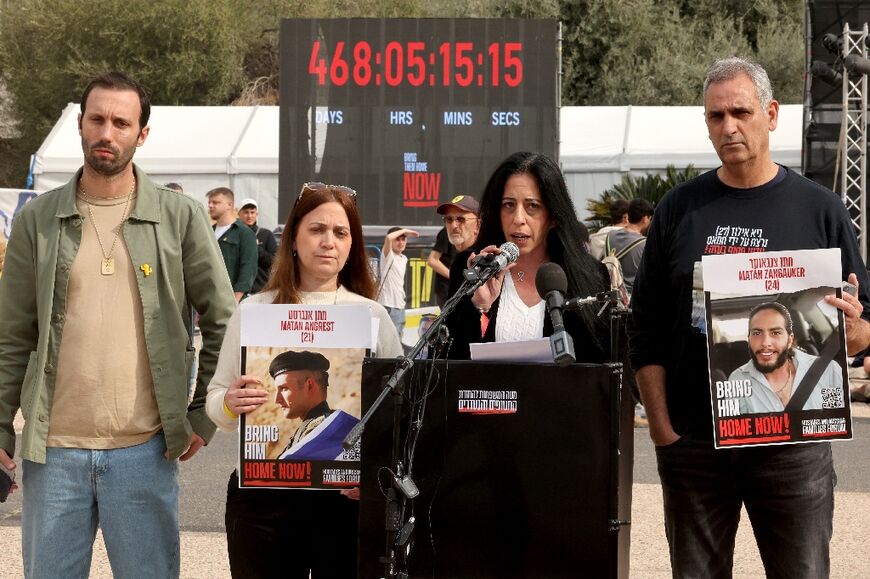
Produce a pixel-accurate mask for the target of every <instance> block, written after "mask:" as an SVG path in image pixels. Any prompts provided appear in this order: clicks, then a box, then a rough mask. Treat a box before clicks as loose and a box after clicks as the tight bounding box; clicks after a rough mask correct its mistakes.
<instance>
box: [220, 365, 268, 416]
mask: <svg viewBox="0 0 870 579" xmlns="http://www.w3.org/2000/svg"><path fill="white" fill-rule="evenodd" d="M248 384H262V382H261V381H260V379H259V378H258V377H257V376H251V375H248V374H245V375H244V376H239V377H238V378H236V379H235V380H234V381H233V382H232V383H231V384H230V385H229V387H228V388H227V392H226V394H224V404H226V406H227V408H229V409H230V410H231V411H232V412H233V414H235V415H236V416H239V415H241V414H247V413H248V412H253V411H254V410H256V409H257V408H259V407H260V406H262V405H263V403H264V402H266V401H267V400H268V397H267V396H268V393H267V392H266V391H265V390H263V389H261V388H248V387H247V386H248Z"/></svg>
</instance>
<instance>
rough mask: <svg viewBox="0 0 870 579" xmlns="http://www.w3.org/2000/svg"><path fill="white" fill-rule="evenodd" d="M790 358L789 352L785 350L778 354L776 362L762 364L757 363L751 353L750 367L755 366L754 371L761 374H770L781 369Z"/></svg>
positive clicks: (755, 357)
mask: <svg viewBox="0 0 870 579" xmlns="http://www.w3.org/2000/svg"><path fill="white" fill-rule="evenodd" d="M790 357H791V350H790V349H785V350H783V351H782V352H780V353H779V356H777V357H776V360H774V361H773V362H771V363H770V364H762V363H761V362H759V361H758V357H757V356H756V355H755V352H753V353H752V365H753V366H755V369H756V370H758V371H759V372H761V373H762V374H770V373H771V372H773V371H774V370H779V369H780V368H782V367H783V365H784V364H785V363H786V362H787V361H788V359H789V358H790Z"/></svg>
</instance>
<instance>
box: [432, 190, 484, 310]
mask: <svg viewBox="0 0 870 579" xmlns="http://www.w3.org/2000/svg"><path fill="white" fill-rule="evenodd" d="M437 211H438V214H439V215H441V216H442V217H441V220H442V221H443V222H444V229H442V230H441V231H439V232H438V236H437V237H436V238H435V246H434V247H433V248H432V251H431V252H430V253H429V259H428V260H427V261H426V263H427V264H428V265H429V267H431V268H432V269H433V270H434V271H435V273H436V274H437V275H436V276H435V279H433V280H432V289H433V291H434V293H435V302H436V303H437V304H438V305H439V306H443V305H444V302H446V301H447V297H448V296H447V290H448V287H449V286H450V266H451V265H452V264H453V258H455V257H456V255H457V254H458V253H459V252H461V251H465V250H466V249H468V248H470V247H471V246H472V245H474V242H475V241H477V233H478V231H480V221H479V220H478V218H477V214H478V213H479V212H480V205H479V204H478V203H477V199H475V198H474V197H472V196H471V195H457V196H456V197H454V198H453V199H451V200H450V202H449V203H443V204H441V205H439V206H438V209H437Z"/></svg>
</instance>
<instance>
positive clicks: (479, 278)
mask: <svg viewBox="0 0 870 579" xmlns="http://www.w3.org/2000/svg"><path fill="white" fill-rule="evenodd" d="M499 249H500V250H501V253H482V254H480V255H478V256H477V257H475V258H474V259H473V260H472V261H471V267H469V268H468V269H466V270H465V271H463V272H462V275H463V276H464V277H465V279H466V281H470V282H473V283H475V284H476V287H475V288H474V289H477V288H478V287H480V286H481V285H483V284H485V283H486V282H487V281H489V280H490V279H492V278H493V277H494V276H495V275H496V274H497V273H498V272H500V271H502V270H503V269H505V268H506V267H507V266H509V265H510V264H512V263H514V262H516V260H517V259H518V258H519V257H520V248H519V247H517V245H516V243H511V242H510V241H507V242H505V243H502V244H501V245H500V246H499ZM472 291H474V290H472Z"/></svg>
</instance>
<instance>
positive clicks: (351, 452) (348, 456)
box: [337, 440, 360, 461]
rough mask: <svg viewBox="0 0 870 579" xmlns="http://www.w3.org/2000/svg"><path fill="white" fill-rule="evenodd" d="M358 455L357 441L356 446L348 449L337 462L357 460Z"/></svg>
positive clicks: (358, 445) (358, 443) (358, 444)
mask: <svg viewBox="0 0 870 579" xmlns="http://www.w3.org/2000/svg"><path fill="white" fill-rule="evenodd" d="M359 455H360V441H359V440H357V441H356V444H354V445H353V448H348V449H347V450H345V451H342V453H341V454H340V455H339V457H338V459H337V460H355V461H358V460H359Z"/></svg>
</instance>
